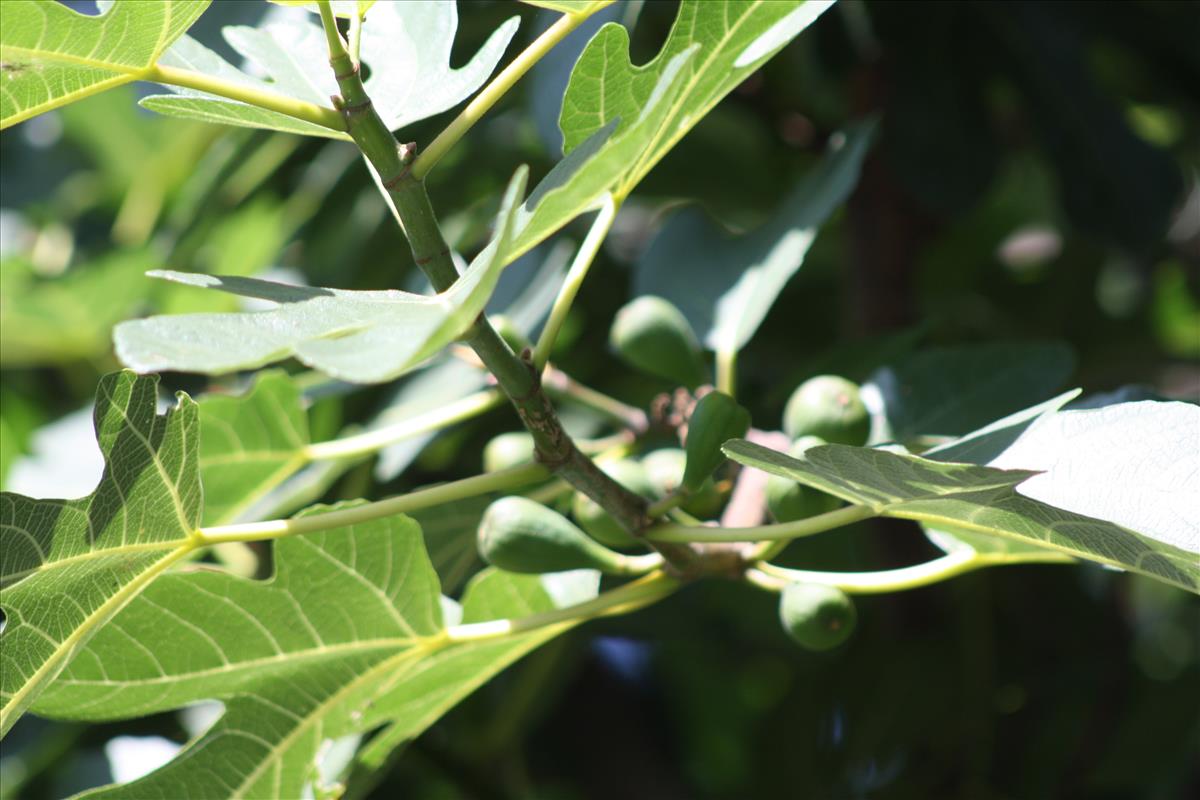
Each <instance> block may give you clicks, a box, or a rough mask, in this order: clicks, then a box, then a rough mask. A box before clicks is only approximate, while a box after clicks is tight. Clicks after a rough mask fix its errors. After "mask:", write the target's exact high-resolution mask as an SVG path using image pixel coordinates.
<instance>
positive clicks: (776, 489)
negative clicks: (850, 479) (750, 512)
mask: <svg viewBox="0 0 1200 800" xmlns="http://www.w3.org/2000/svg"><path fill="white" fill-rule="evenodd" d="M822 444H825V440H824V439H821V438H820V437H819V436H801V437H800V438H799V439H797V440H796V441H795V443H794V444H793V445H792V446H791V447H790V448H789V449H788V454H789V455H792V456H799V455H800V454H801V453H803V452H804V451H805V450H808V449H809V448H810V447H817V446H818V445H822ZM839 505H841V501H840V500H838V499H837V498H836V497H834V496H833V495H829V494H825V493H824V492H822V491H818V490H817V489H813V488H812V487H811V486H805V485H804V484H802V483H796V481H794V480H792V479H791V478H785V477H784V476H782V475H772V476H771V477H769V478H768V479H767V510H769V511H770V512H771V516H773V517H774V518H775V521H776V522H792V521H794V520H798V519H805V518H806V517H815V516H816V515H817V514H824V513H825V512H826V511H833V510H834V509H835V508H837V507H838V506H839Z"/></svg>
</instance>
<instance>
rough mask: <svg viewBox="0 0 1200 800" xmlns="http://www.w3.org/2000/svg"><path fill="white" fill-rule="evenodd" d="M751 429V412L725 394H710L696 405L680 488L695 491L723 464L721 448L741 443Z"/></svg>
mask: <svg viewBox="0 0 1200 800" xmlns="http://www.w3.org/2000/svg"><path fill="white" fill-rule="evenodd" d="M749 429H750V412H749V411H747V410H746V409H744V408H742V407H741V406H740V405H738V402H737V401H736V400H734V399H733V398H732V397H730V396H729V395H727V394H725V393H724V392H709V393H708V394H706V395H704V397H701V398H700V399H699V400H698V401H697V402H696V407H695V408H694V409H692V416H691V418H690V419H689V420H688V429H687V443H686V445H685V451H686V452H687V467H686V468H685V469H684V470H683V488H685V489H687V490H688V491H691V492H694V491H697V490H698V489H699V488H700V487H701V486H703V485H704V481H705V480H707V479H708V476H710V475H712V473H713V470H715V469H716V468H717V467H718V466H720V464H721V462H722V461H724V460H725V454H724V453H722V452H721V445H723V444H725V442H727V441H729V440H730V439H740V438H741V437H743V436H745V435H746V431H748V430H749Z"/></svg>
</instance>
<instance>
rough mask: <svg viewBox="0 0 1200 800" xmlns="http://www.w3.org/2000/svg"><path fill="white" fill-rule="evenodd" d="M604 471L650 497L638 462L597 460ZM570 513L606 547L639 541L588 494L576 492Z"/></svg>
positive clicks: (651, 490) (651, 493)
mask: <svg viewBox="0 0 1200 800" xmlns="http://www.w3.org/2000/svg"><path fill="white" fill-rule="evenodd" d="M600 469H602V470H603V471H604V474H605V475H608V476H609V477H610V478H612V479H613V480H615V481H616V482H617V483H619V484H621V485H622V486H624V487H625V488H626V489H629V490H630V491H631V492H634V493H635V494H640V495H641V496H642V497H645V498H652V497H654V486H653V484H651V482H650V478H649V477H648V476H647V474H646V470H645V469H644V468H643V467H642V465H641V464H639V463H637V462H636V461H630V460H629V459H621V460H620V461H610V462H608V463H607V464H600ZM571 516H573V517H574V518H575V521H576V522H578V523H579V525H580V526H581V527H582V528H583V529H584V530H585V531H587V532H588V534H589V535H591V537H592V538H593V539H595V540H596V541H598V542H600V543H602V544H606V545H608V546H609V547H633V546H635V545H637V544H638V543H639V542H638V540H637V539H635V538H634V536H633V534H631V533H630V532H629V531H627V530H625V527H624V526H623V525H621V523H619V522H617V521H616V520H615V519H614V518H613V516H612V515H611V514H609V513H608V512H607V511H605V510H604V509H603V508H601V507H600V504H599V503H597V502H596V501H595V500H593V499H592V498H590V497H588V496H587V495H586V494H583V493H581V492H576V493H575V497H574V499H573V500H572V501H571Z"/></svg>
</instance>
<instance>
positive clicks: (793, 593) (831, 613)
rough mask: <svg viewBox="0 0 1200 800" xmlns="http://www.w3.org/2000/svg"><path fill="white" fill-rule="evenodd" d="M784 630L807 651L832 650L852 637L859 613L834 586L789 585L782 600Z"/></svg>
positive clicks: (813, 584)
mask: <svg viewBox="0 0 1200 800" xmlns="http://www.w3.org/2000/svg"><path fill="white" fill-rule="evenodd" d="M779 619H780V621H781V622H782V623H783V629H784V630H785V631H787V634H788V635H789V636H791V637H792V639H794V640H795V641H796V643H797V644H799V645H800V646H801V647H803V648H805V649H807V650H832V649H833V648H835V647H837V646H838V645H839V644H841V643H842V642H844V641H846V640H847V639H849V638H850V634H851V633H852V632H853V631H854V623H855V622H856V621H857V619H858V613H857V612H856V611H855V610H854V603H853V602H852V601H851V600H850V598H849V597H847V596H846V593H845V592H843V591H842V590H841V589H838V588H837V587H835V586H822V585H821V584H816V583H790V584H788V585H787V586H786V587H784V590H783V594H781V595H780V598H779Z"/></svg>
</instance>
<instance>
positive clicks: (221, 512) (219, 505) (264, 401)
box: [199, 372, 308, 525]
mask: <svg viewBox="0 0 1200 800" xmlns="http://www.w3.org/2000/svg"><path fill="white" fill-rule="evenodd" d="M199 405H200V477H201V479H202V480H203V482H204V524H205V525H221V524H224V523H228V522H233V521H235V520H238V519H239V518H240V515H241V514H242V513H243V512H244V511H245V510H246V509H247V508H249V507H251V506H252V505H253V504H254V503H255V502H256V501H258V500H259V499H260V498H262V497H263V496H264V495H265V494H266V493H267V492H269V491H271V490H272V489H274V488H275V487H277V486H279V485H280V484H281V483H283V481H284V480H286V479H287V478H288V477H290V476H291V475H292V474H294V473H295V472H296V470H298V469H300V468H301V467H302V466H304V465H305V464H306V463H308V458H307V455H306V453H305V447H306V446H307V445H308V419H307V417H306V416H305V413H304V409H303V407H302V406H301V402H300V389H299V388H298V387H297V386H296V384H295V382H294V381H293V380H292V379H291V378H289V377H288V376H287V375H286V374H284V373H282V372H266V373H263V374H262V375H260V376H258V379H257V380H256V381H255V382H254V386H253V387H252V388H251V389H250V391H249V392H247V393H246V394H245V395H243V396H241V397H234V396H229V395H217V394H210V395H206V396H204V397H202V398H200V400H199Z"/></svg>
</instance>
